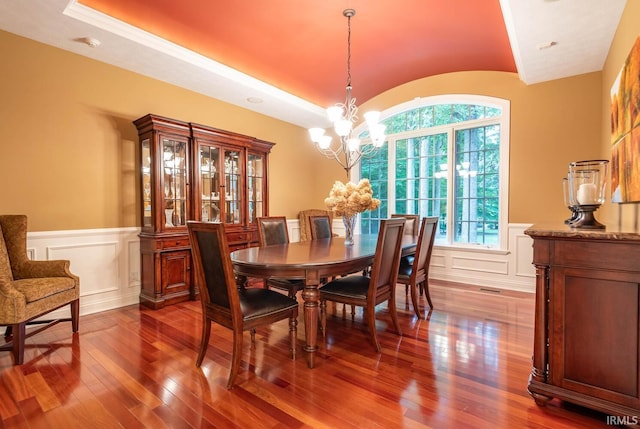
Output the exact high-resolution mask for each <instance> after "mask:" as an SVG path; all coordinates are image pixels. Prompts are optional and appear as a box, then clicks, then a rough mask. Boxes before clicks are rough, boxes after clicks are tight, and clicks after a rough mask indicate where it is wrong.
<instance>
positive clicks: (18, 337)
mask: <svg viewBox="0 0 640 429" xmlns="http://www.w3.org/2000/svg"><path fill="white" fill-rule="evenodd" d="M26 329H27V323H26V322H23V323H18V324H17V325H13V327H12V330H13V361H14V364H15V365H22V363H23V362H24V339H25V335H26Z"/></svg>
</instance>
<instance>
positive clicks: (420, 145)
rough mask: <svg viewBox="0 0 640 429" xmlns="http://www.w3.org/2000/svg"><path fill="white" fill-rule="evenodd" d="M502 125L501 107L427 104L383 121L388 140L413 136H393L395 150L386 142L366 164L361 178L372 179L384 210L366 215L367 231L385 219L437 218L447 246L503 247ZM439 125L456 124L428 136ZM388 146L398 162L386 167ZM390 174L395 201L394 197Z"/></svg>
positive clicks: (363, 219) (440, 237) (439, 235)
mask: <svg viewBox="0 0 640 429" xmlns="http://www.w3.org/2000/svg"><path fill="white" fill-rule="evenodd" d="M490 118H495V119H493V123H491V124H489V125H483V126H475V127H473V125H476V123H473V122H469V121H477V120H487V119H490ZM502 120H503V118H502V109H501V108H496V107H489V106H488V105H483V104H476V103H466V104H465V103H459V104H431V105H424V106H420V107H417V108H415V109H412V110H409V111H404V112H400V113H398V114H396V115H394V116H392V117H388V118H387V119H385V121H384V123H385V125H387V134H388V136H390V137H392V136H393V134H398V133H404V134H405V135H410V137H405V138H402V139H397V140H395V139H393V138H391V139H390V141H391V145H390V146H387V144H388V143H385V146H384V150H383V151H381V152H380V153H379V154H377V155H376V156H375V157H373V158H370V159H365V160H362V161H361V164H360V177H362V178H369V179H370V180H371V185H372V187H373V189H374V196H375V197H376V198H380V199H381V205H380V208H379V209H378V210H376V211H375V212H366V213H363V214H362V217H361V227H362V229H361V232H362V233H369V232H377V228H379V225H380V222H379V221H380V219H384V218H386V217H387V216H388V215H390V214H393V213H408V214H419V215H421V216H438V217H439V225H438V233H437V236H436V239H438V240H439V241H441V242H442V241H443V240H448V241H449V242H455V243H469V244H483V245H489V246H491V245H496V244H498V236H499V234H498V232H499V225H500V219H499V213H500V211H499V206H500V195H499V191H500V146H501V143H502V142H501V141H500V129H501V123H502ZM436 126H450V129H451V132H444V133H440V134H429V132H428V131H429V129H430V128H433V127H436ZM469 127H472V128H469ZM449 136H452V137H451V139H452V141H449V140H448V139H449ZM387 148H389V150H393V151H394V155H395V162H394V165H388V159H387V156H388V152H387ZM389 175H391V177H392V186H394V188H395V190H394V192H395V199H394V200H389V193H388V189H387V186H388V178H389ZM449 189H451V190H452V191H453V194H452V195H449ZM451 209H453V210H451ZM451 211H452V213H450V212H451ZM450 221H453V225H447V223H448V222H450ZM450 226H453V228H450Z"/></svg>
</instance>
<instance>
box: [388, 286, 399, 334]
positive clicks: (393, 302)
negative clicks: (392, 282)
mask: <svg viewBox="0 0 640 429" xmlns="http://www.w3.org/2000/svg"><path fill="white" fill-rule="evenodd" d="M389 313H391V321H392V322H393V326H394V327H395V328H396V332H397V333H398V335H400V336H401V335H402V331H401V330H400V324H399V323H398V312H397V311H396V294H395V291H394V290H393V289H392V290H391V297H390V298H389Z"/></svg>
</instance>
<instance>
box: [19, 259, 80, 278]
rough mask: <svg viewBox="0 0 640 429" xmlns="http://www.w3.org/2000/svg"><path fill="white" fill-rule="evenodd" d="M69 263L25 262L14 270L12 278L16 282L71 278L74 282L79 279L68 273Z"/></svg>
mask: <svg viewBox="0 0 640 429" xmlns="http://www.w3.org/2000/svg"><path fill="white" fill-rule="evenodd" d="M69 265H70V261H68V260H62V259H61V260H51V261H31V260H27V261H24V262H23V263H22V264H20V266H19V267H17V268H16V269H15V270H14V273H13V277H14V278H15V279H16V280H20V279H32V278H37V277H71V278H75V279H76V281H78V280H79V278H78V277H77V276H76V275H74V274H72V273H71V271H69Z"/></svg>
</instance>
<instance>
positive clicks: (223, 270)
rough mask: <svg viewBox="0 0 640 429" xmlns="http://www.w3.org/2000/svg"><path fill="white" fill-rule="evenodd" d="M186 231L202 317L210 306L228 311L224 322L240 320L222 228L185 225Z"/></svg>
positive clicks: (238, 301)
mask: <svg viewBox="0 0 640 429" xmlns="http://www.w3.org/2000/svg"><path fill="white" fill-rule="evenodd" d="M187 228H188V230H189V240H190V241H191V254H192V257H193V265H194V268H195V280H196V286H198V289H199V291H200V300H201V302H202V310H203V314H207V312H206V310H207V308H210V307H212V306H213V307H222V308H224V309H229V312H228V313H230V315H229V316H226V318H227V319H229V320H231V319H233V320H235V318H236V317H239V318H240V320H241V319H242V313H241V311H240V300H239V298H238V290H237V288H236V282H235V276H234V274H233V265H232V264H231V257H230V256H229V244H228V243H227V236H226V235H225V232H224V224H223V223H215V222H196V221H188V222H187ZM203 317H204V316H203ZM225 325H228V323H227V324H225Z"/></svg>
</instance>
